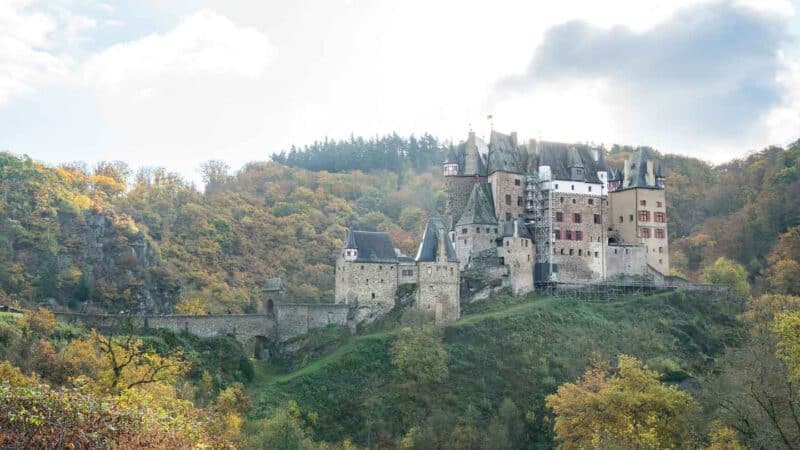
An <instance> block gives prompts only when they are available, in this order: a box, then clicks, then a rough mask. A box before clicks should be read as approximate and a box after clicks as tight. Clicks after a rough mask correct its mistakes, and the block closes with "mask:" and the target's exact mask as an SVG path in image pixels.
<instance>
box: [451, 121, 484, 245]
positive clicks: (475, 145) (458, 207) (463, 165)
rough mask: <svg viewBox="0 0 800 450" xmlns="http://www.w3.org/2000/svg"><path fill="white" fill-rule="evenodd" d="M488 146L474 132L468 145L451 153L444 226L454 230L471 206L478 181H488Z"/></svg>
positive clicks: (468, 140)
mask: <svg viewBox="0 0 800 450" xmlns="http://www.w3.org/2000/svg"><path fill="white" fill-rule="evenodd" d="M485 147H486V144H485V143H484V142H483V141H482V140H481V139H480V138H478V137H476V136H475V133H474V132H472V131H470V133H469V136H468V137H467V141H466V142H461V143H460V144H459V145H458V147H456V148H455V149H450V151H448V153H447V157H446V158H445V161H444V165H443V172H444V175H445V176H444V194H445V206H444V224H445V226H446V227H447V228H448V229H451V228H452V227H453V225H454V224H455V222H456V221H457V220H458V217H459V216H460V215H461V212H462V211H464V208H465V207H466V205H467V200H468V199H469V194H470V192H472V185H473V184H474V183H475V181H476V180H477V181H486V176H487V172H486V164H485V162H484V160H483V156H482V155H481V149H482V148H485Z"/></svg>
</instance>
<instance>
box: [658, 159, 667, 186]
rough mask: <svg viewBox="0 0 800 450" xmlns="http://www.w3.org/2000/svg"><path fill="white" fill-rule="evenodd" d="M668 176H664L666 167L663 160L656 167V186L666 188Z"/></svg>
mask: <svg viewBox="0 0 800 450" xmlns="http://www.w3.org/2000/svg"><path fill="white" fill-rule="evenodd" d="M666 182H667V177H665V176H664V168H663V167H662V165H661V162H659V163H658V166H657V167H656V187H657V188H661V189H664V186H665V185H666Z"/></svg>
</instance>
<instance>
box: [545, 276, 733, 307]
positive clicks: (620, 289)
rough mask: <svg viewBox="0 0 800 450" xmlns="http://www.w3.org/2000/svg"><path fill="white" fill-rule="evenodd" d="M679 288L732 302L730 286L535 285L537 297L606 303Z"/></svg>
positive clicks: (619, 282) (640, 283)
mask: <svg viewBox="0 0 800 450" xmlns="http://www.w3.org/2000/svg"><path fill="white" fill-rule="evenodd" d="M678 289H682V290H684V291H688V292H706V293H708V294H709V296H710V297H713V298H716V299H722V300H733V296H732V295H731V290H730V287H728V286H722V285H716V284H698V283H685V282H684V283H669V282H666V283H655V282H653V281H652V280H648V279H629V280H613V281H608V280H606V281H597V282H592V283H564V282H557V281H553V282H549V283H540V284H539V285H537V287H536V290H537V294H539V295H541V296H545V297H556V298H562V299H572V300H580V301H587V302H608V301H613V300H617V299H619V298H623V297H640V296H646V295H652V294H657V293H660V292H670V291H675V290H678Z"/></svg>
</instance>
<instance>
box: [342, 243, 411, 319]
mask: <svg viewBox="0 0 800 450" xmlns="http://www.w3.org/2000/svg"><path fill="white" fill-rule="evenodd" d="M397 271H398V263H396V262H394V263H368V262H357V261H354V262H349V261H345V260H344V258H343V257H342V256H339V258H338V259H337V260H336V286H335V294H334V295H335V297H334V298H335V303H339V304H345V305H350V306H356V307H357V308H356V309H357V310H356V316H355V320H356V322H366V323H369V322H372V321H373V320H375V319H377V318H379V317H381V316H383V315H384V314H386V313H387V312H389V310H391V309H392V308H393V307H394V303H395V293H396V292H397V284H398V274H397Z"/></svg>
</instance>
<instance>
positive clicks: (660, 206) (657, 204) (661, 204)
mask: <svg viewBox="0 0 800 450" xmlns="http://www.w3.org/2000/svg"><path fill="white" fill-rule="evenodd" d="M656 206H657V207H659V208H662V207H664V202H656Z"/></svg>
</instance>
